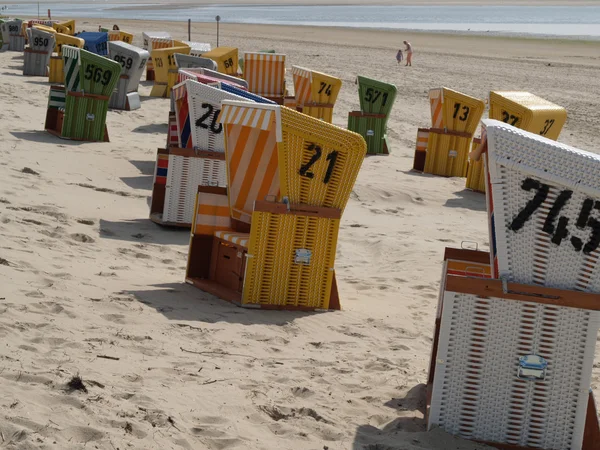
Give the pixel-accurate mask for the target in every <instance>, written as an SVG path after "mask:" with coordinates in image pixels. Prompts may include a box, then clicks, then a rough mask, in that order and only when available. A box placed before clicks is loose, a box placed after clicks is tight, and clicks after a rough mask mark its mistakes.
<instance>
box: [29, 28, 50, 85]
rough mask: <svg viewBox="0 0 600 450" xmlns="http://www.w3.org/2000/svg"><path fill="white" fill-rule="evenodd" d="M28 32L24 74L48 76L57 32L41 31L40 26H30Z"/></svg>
mask: <svg viewBox="0 0 600 450" xmlns="http://www.w3.org/2000/svg"><path fill="white" fill-rule="evenodd" d="M52 30H53V29H52ZM27 32H28V34H29V36H30V37H29V45H28V46H27V48H25V50H24V64H23V75H33V76H38V77H46V76H48V66H49V64H50V57H51V56H52V51H53V50H54V44H55V38H54V35H55V33H54V31H53V32H52V33H48V32H46V31H41V30H39V29H38V28H29V29H28V30H27Z"/></svg>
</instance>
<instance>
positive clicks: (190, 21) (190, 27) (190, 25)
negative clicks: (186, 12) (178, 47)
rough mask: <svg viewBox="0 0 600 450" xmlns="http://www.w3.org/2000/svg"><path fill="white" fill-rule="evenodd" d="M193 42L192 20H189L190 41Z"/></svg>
mask: <svg viewBox="0 0 600 450" xmlns="http://www.w3.org/2000/svg"><path fill="white" fill-rule="evenodd" d="M191 40H192V19H188V41H191Z"/></svg>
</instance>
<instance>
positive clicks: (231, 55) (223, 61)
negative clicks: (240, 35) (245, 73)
mask: <svg viewBox="0 0 600 450" xmlns="http://www.w3.org/2000/svg"><path fill="white" fill-rule="evenodd" d="M202 56H203V57H204V58H209V59H212V60H213V61H214V62H216V63H217V70H218V71H219V72H221V73H224V74H227V75H233V76H237V74H238V49H237V48H235V47H217V48H214V49H212V50H211V51H209V52H206V53H203V54H202Z"/></svg>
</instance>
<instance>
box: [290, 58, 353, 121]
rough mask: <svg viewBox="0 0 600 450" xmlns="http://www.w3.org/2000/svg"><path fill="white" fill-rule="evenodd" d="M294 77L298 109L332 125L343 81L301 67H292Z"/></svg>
mask: <svg viewBox="0 0 600 450" xmlns="http://www.w3.org/2000/svg"><path fill="white" fill-rule="evenodd" d="M292 75H293V77H294V95H295V101H296V108H297V109H298V110H299V111H302V113H304V114H306V115H308V116H311V117H315V118H317V119H321V120H324V121H325V122H328V123H331V122H332V121H333V107H334V106H335V102H336V100H337V97H338V94H339V92H340V89H341V88H342V80H340V79H339V78H336V77H332V76H331V75H327V74H324V73H321V72H316V71H314V70H310V69H305V68H303V67H299V66H292Z"/></svg>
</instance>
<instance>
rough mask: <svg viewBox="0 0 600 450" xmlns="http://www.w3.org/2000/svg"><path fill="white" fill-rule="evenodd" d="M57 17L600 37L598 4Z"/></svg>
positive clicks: (67, 11) (189, 10) (74, 8)
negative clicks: (219, 21)
mask: <svg viewBox="0 0 600 450" xmlns="http://www.w3.org/2000/svg"><path fill="white" fill-rule="evenodd" d="M7 6H8V9H6V10H4V11H2V13H3V14H9V15H12V16H18V15H19V14H20V15H27V16H36V15H37V11H38V9H37V8H38V7H37V4H8V5H7ZM47 8H50V9H51V10H52V14H53V15H54V16H55V17H82V18H106V19H144V20H172V21H187V20H188V19H192V21H194V22H210V21H214V20H215V16H217V15H219V16H220V17H221V21H222V22H224V23H250V24H279V25H312V26H325V27H327V26H336V27H357V28H376V29H405V30H427V31H445V32H462V33H464V32H467V33H468V32H473V33H492V34H517V35H546V36H563V37H565V36H571V37H586V38H588V39H589V38H592V39H600V6H377V5H371V6H234V5H218V6H198V7H194V6H189V7H185V8H176V9H163V8H159V7H157V6H156V5H147V6H144V7H143V8H140V5H139V4H137V5H131V4H127V3H107V2H88V3H85V4H72V3H71V4H60V3H57V4H51V3H42V4H40V11H41V14H42V15H45V13H46V9H47Z"/></svg>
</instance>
